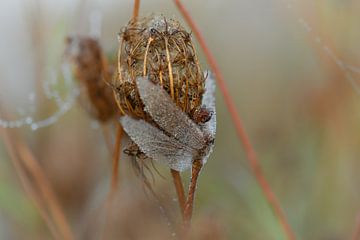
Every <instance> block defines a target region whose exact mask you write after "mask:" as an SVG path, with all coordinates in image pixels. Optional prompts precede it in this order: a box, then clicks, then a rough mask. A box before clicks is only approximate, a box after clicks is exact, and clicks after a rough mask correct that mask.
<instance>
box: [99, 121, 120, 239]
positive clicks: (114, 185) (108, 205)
mask: <svg viewBox="0 0 360 240" xmlns="http://www.w3.org/2000/svg"><path fill="white" fill-rule="evenodd" d="M115 119H117V118H115ZM123 133H124V131H123V128H122V126H121V124H120V123H119V122H116V139H115V145H114V150H113V156H112V174H111V185H110V191H109V193H108V195H107V197H106V200H105V203H104V205H103V207H104V209H105V216H104V223H103V224H102V225H103V227H102V229H101V230H100V237H99V239H106V235H104V234H106V232H107V229H109V228H111V222H110V223H109V222H108V219H109V215H110V213H111V209H112V206H113V201H114V198H115V196H116V193H117V190H118V185H119V162H120V150H121V139H122V136H123Z"/></svg>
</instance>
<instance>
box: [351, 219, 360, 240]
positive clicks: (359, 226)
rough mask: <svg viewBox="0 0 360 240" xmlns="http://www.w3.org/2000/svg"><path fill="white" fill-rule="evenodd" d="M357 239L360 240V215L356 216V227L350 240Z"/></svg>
mask: <svg viewBox="0 0 360 240" xmlns="http://www.w3.org/2000/svg"><path fill="white" fill-rule="evenodd" d="M359 239H360V213H359V214H358V216H357V221H356V226H355V229H354V232H353V234H352V237H351V240H359Z"/></svg>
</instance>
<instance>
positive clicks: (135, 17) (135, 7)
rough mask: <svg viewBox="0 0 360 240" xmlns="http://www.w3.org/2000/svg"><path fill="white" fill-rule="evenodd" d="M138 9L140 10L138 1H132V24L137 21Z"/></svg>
mask: <svg viewBox="0 0 360 240" xmlns="http://www.w3.org/2000/svg"><path fill="white" fill-rule="evenodd" d="M139 8H140V0H135V1H134V9H133V14H132V21H133V22H136V21H137V18H138V16H139Z"/></svg>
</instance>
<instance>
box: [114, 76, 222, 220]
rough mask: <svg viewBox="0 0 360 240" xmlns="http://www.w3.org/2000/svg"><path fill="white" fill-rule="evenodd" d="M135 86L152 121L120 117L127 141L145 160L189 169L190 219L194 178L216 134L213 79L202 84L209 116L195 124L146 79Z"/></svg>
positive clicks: (187, 213) (187, 212) (187, 217)
mask: <svg viewBox="0 0 360 240" xmlns="http://www.w3.org/2000/svg"><path fill="white" fill-rule="evenodd" d="M136 85H137V88H138V90H139V95H140V98H141V100H142V102H143V104H144V106H145V107H144V110H145V112H146V113H147V114H149V115H150V117H151V119H152V120H153V122H148V121H145V120H143V119H136V118H133V117H131V116H129V115H125V116H122V117H120V122H121V125H122V126H123V128H124V130H125V132H126V133H127V135H128V136H129V137H130V139H131V140H132V141H133V142H134V143H135V144H136V145H137V146H138V147H139V149H140V151H141V152H142V153H144V154H145V155H146V156H147V157H148V158H151V159H153V160H155V161H157V162H159V163H161V164H165V165H167V166H168V167H169V168H171V169H174V170H176V171H180V172H182V171H185V170H188V169H190V168H191V171H192V173H191V181H190V185H189V192H188V197H187V200H186V204H185V209H184V219H185V222H186V220H188V221H189V220H190V219H191V215H192V209H193V202H194V196H195V190H196V185H197V179H198V176H199V174H200V171H201V169H202V167H203V165H204V164H205V163H206V161H207V159H208V158H209V156H210V154H211V152H212V150H213V147H214V141H215V134H216V109H215V96H214V94H215V88H216V87H215V80H214V76H213V75H212V74H209V75H208V77H207V78H206V81H205V92H204V94H203V98H202V108H203V109H206V111H208V113H210V115H209V116H210V117H209V118H207V119H206V121H205V122H200V123H197V122H196V121H194V120H193V119H191V118H190V117H189V116H188V115H187V114H186V113H185V112H183V111H182V110H181V109H180V108H179V107H178V106H177V105H176V104H175V103H174V102H173V100H172V99H171V97H170V95H169V94H168V93H167V92H166V91H165V90H164V89H163V88H162V87H161V86H160V85H157V84H155V83H153V82H151V81H150V80H149V78H148V77H138V78H137V79H136Z"/></svg>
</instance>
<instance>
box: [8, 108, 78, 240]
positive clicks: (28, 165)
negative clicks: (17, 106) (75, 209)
mask: <svg viewBox="0 0 360 240" xmlns="http://www.w3.org/2000/svg"><path fill="white" fill-rule="evenodd" d="M2 114H3V115H5V114H4V112H2ZM4 136H5V137H6V139H14V140H13V141H12V144H11V145H12V146H13V148H14V149H13V150H14V151H15V152H17V154H18V156H19V160H20V161H21V163H22V165H23V167H24V169H25V170H26V171H27V172H28V174H29V175H30V177H31V178H32V179H33V180H34V194H36V195H37V196H38V197H39V198H41V199H42V200H43V202H44V204H45V205H47V207H48V210H49V212H50V215H51V216H52V220H53V221H54V224H55V226H57V228H58V231H59V233H60V234H61V235H62V239H66V240H72V239H74V238H73V234H72V231H71V228H70V226H69V224H68V222H67V220H66V218H65V215H64V212H63V210H62V208H61V207H60V204H59V203H58V201H57V198H56V197H55V193H54V192H53V190H52V188H51V186H50V181H49V179H48V178H47V176H46V174H45V172H44V170H43V169H42V167H41V166H40V165H39V163H38V162H37V160H36V159H35V157H34V155H33V153H32V152H31V150H30V149H29V148H28V146H27V145H26V144H25V143H24V142H23V141H21V140H20V138H18V137H17V136H16V135H15V134H13V136H10V133H9V132H8V130H6V129H5V130H4ZM9 150H11V149H9ZM40 206H41V205H40ZM43 209H44V208H43ZM45 217H46V216H45ZM46 218H47V217H46ZM46 218H45V221H47V220H46ZM49 227H50V231H53V229H52V228H54V227H52V226H50V225H49Z"/></svg>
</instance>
